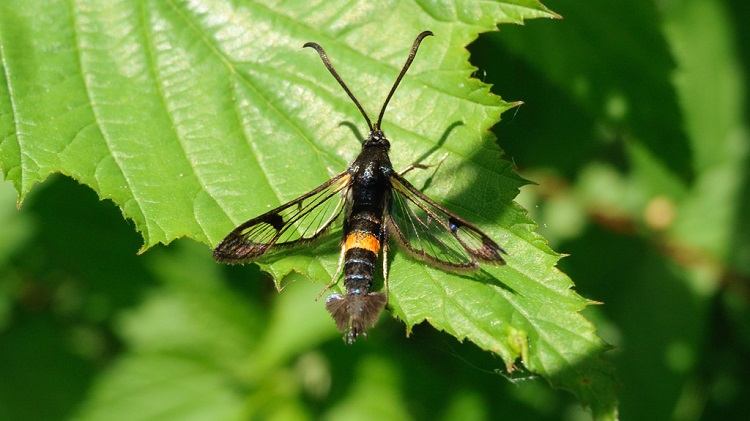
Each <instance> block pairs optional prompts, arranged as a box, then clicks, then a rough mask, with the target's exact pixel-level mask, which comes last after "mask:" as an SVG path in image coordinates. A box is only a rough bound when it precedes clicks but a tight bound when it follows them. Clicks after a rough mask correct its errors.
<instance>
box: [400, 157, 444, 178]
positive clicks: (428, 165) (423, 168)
mask: <svg viewBox="0 0 750 421" xmlns="http://www.w3.org/2000/svg"><path fill="white" fill-rule="evenodd" d="M447 157H448V154H447V153H446V154H445V155H443V157H442V158H440V160H439V161H438V162H437V163H436V164H411V165H409V166H408V167H406V168H405V169H403V170H401V172H399V173H398V175H404V174H406V173H408V172H409V171H411V170H413V169H415V168H419V169H420V170H426V169H428V168H431V167H437V166H440V164H442V163H443V161H445V158H447Z"/></svg>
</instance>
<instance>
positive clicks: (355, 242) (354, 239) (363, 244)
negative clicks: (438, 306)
mask: <svg viewBox="0 0 750 421" xmlns="http://www.w3.org/2000/svg"><path fill="white" fill-rule="evenodd" d="M353 248H360V249H365V250H369V251H371V252H373V253H375V254H378V253H379V252H380V241H379V240H378V239H377V237H375V236H374V235H372V234H370V233H367V232H359V231H357V232H353V233H351V234H349V235H348V236H347V237H346V241H345V242H344V249H345V250H349V249H353Z"/></svg>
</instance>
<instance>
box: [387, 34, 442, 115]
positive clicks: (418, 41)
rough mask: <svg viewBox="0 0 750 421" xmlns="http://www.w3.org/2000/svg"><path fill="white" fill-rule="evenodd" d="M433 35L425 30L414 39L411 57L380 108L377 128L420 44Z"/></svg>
mask: <svg viewBox="0 0 750 421" xmlns="http://www.w3.org/2000/svg"><path fill="white" fill-rule="evenodd" d="M432 35H434V34H433V33H432V31H424V32H422V33H421V34H419V35H417V39H415V40H414V45H412V47H411V52H410V53H409V57H408V58H407V59H406V63H404V67H403V68H402V69H401V73H399V74H398V77H397V78H396V83H394V84H393V87H392V88H391V91H390V92H388V96H387V97H386V98H385V102H384V103H383V108H381V109H380V115H379V116H378V122H377V123H375V128H376V129H378V130H379V129H380V123H381V122H382V121H383V115H384V114H385V108H386V107H387V106H388V102H389V101H390V100H391V97H392V96H393V93H394V92H396V88H398V84H399V83H401V79H403V77H404V75H405V74H406V71H407V70H409V66H411V62H412V61H414V56H416V55H417V49H418V48H419V44H421V43H422V40H423V39H425V38H426V37H429V36H432Z"/></svg>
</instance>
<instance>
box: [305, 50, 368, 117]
mask: <svg viewBox="0 0 750 421" xmlns="http://www.w3.org/2000/svg"><path fill="white" fill-rule="evenodd" d="M304 47H310V48H314V49H315V51H317V52H318V55H319V56H320V59H321V60H323V64H325V65H326V69H328V71H329V72H331V74H332V75H333V77H334V79H336V82H338V83H339V85H341V87H342V88H344V91H346V93H347V95H349V98H351V99H352V101H354V105H356V106H357V108H359V112H360V113H362V117H364V118H365V120H366V121H367V127H369V128H370V131H372V130H373V128H372V122H371V121H370V117H368V116H367V113H366V112H365V110H364V108H362V105H360V104H359V101H357V98H355V97H354V94H353V93H352V91H350V90H349V87H347V86H346V83H344V81H343V80H342V79H341V76H339V74H338V73H336V69H334V68H333V65H332V64H331V61H330V60H328V54H326V52H325V50H323V47H321V46H320V45H318V44H316V43H314V42H306V43H305V45H303V46H302V48H304Z"/></svg>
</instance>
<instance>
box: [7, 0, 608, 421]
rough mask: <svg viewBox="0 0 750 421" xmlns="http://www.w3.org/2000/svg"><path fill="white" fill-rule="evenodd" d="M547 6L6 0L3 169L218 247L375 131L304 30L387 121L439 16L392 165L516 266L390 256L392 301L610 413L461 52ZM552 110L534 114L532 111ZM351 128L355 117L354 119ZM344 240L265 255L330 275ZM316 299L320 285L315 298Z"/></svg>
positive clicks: (169, 235) (146, 227) (388, 123)
mask: <svg viewBox="0 0 750 421" xmlns="http://www.w3.org/2000/svg"><path fill="white" fill-rule="evenodd" d="M553 16H554V15H553V14H552V13H550V12H549V11H547V10H546V9H544V7H542V6H541V5H540V4H538V3H537V2H536V1H533V0H513V1H505V2H496V3H487V2H483V3H470V2H461V1H456V2H453V3H451V2H442V3H429V4H428V3H427V2H392V3H387V4H386V3H373V2H360V3H351V4H348V5H346V6H345V7H341V6H337V5H333V4H326V5H319V6H311V5H309V4H308V3H307V2H302V1H300V2H284V3H283V5H282V4H272V3H252V2H245V1H234V2H232V1H193V2H181V1H176V0H171V1H170V0H166V1H147V0H143V1H132V2H115V3H112V2H104V1H98V2H97V1H93V2H86V3H85V4H80V5H77V4H74V3H70V2H62V1H49V2H26V1H21V0H6V1H4V2H3V3H2V5H0V47H1V49H0V55H1V56H0V60H2V70H3V73H2V75H3V78H4V82H5V83H2V84H0V89H2V91H0V133H2V137H1V138H0V139H1V142H2V143H0V166H1V167H2V169H3V172H4V175H5V177H6V178H7V179H9V180H10V181H12V182H13V183H14V185H15V187H16V189H17V191H18V192H19V197H20V198H21V199H22V198H23V197H24V195H25V194H26V193H28V192H29V190H30V189H31V188H32V187H33V185H34V184H35V183H37V182H39V181H42V180H44V179H45V178H46V177H47V176H48V175H50V174H51V173H54V172H61V173H64V174H67V175H70V176H71V177H73V178H75V179H76V180H78V181H79V182H81V183H83V184H86V185H88V186H91V187H92V188H93V189H94V190H95V191H97V192H98V194H99V195H100V197H102V198H107V199H111V200H112V201H113V202H114V203H116V204H117V205H118V206H119V207H121V209H122V211H123V214H124V216H125V217H127V218H129V219H132V220H133V221H134V222H135V225H136V228H137V229H138V231H139V232H141V233H142V235H143V237H144V250H145V249H146V248H148V247H150V246H152V245H154V244H157V243H169V242H170V241H172V240H173V239H175V238H178V237H182V236H187V237H191V238H194V239H196V240H199V241H202V242H205V243H208V244H212V245H213V244H215V243H217V242H218V241H219V240H220V239H221V238H222V237H223V236H224V235H225V234H226V233H227V232H228V231H229V230H230V229H231V228H232V227H233V226H235V224H237V223H239V222H241V221H243V220H245V219H248V218H250V217H252V216H255V215H257V214H259V213H261V212H263V211H265V210H268V209H270V208H271V207H273V206H275V205H278V204H279V203H283V202H284V201H287V200H289V199H292V198H294V197H296V196H298V195H300V194H302V193H304V192H305V191H307V190H310V189H312V188H313V187H315V186H317V185H318V184H320V183H321V182H323V181H324V180H326V179H327V178H328V177H329V176H330V174H331V171H340V170H342V169H343V168H345V166H346V165H347V164H348V162H350V161H351V160H352V159H353V158H354V157H355V156H356V154H357V152H358V149H359V144H358V142H357V139H358V138H361V137H362V136H363V135H364V133H362V132H361V130H364V125H363V123H362V119H361V116H360V115H359V114H358V112H357V110H356V108H355V107H354V106H353V105H352V104H351V103H350V101H349V100H348V99H347V98H346V96H345V95H344V93H343V92H341V90H340V88H339V86H338V85H337V84H336V82H335V81H334V80H333V79H332V78H331V77H330V75H329V74H328V73H327V71H326V69H325V68H324V67H323V66H322V65H321V63H320V61H319V59H318V57H317V56H316V54H315V53H314V52H313V51H303V50H301V48H300V47H301V45H302V44H303V43H304V42H306V41H311V40H312V41H316V42H318V43H320V44H321V45H323V46H324V47H325V48H326V50H327V52H328V54H329V56H330V57H331V59H332V61H333V63H334V65H335V66H336V67H337V69H338V71H339V73H340V74H341V75H342V77H343V78H344V79H345V80H346V81H347V83H348V84H349V86H350V87H351V88H352V89H353V91H354V92H355V94H356V95H357V96H358V98H359V99H360V101H361V102H362V103H363V105H364V107H365V109H367V110H368V111H369V113H370V114H372V115H375V114H376V112H377V111H378V107H379V106H380V104H381V103H382V101H383V99H384V96H385V94H386V92H387V89H388V88H389V87H390V84H391V83H392V82H393V80H394V79H395V76H396V75H397V73H398V71H399V69H400V67H401V65H402V64H403V61H404V60H405V57H406V54H407V52H408V49H409V47H410V45H411V42H412V40H413V39H414V36H416V34H417V33H418V32H420V31H422V30H425V29H430V30H432V31H433V32H434V33H435V35H436V36H435V37H434V38H430V39H428V40H426V41H425V42H424V43H423V45H422V48H421V50H420V53H419V56H418V57H417V59H416V61H415V62H414V64H413V66H412V68H411V70H410V72H409V74H408V75H407V76H406V78H405V79H404V81H403V82H402V84H401V87H400V89H399V91H398V92H397V93H396V95H395V97H394V99H393V100H392V101H391V104H390V108H389V110H388V113H386V116H385V121H384V124H383V129H384V130H385V131H386V133H387V134H388V135H389V137H390V139H391V141H392V144H393V152H392V160H393V162H394V165H395V166H396V168H403V167H405V166H406V165H408V164H410V163H414V162H426V163H430V162H436V161H437V160H438V159H439V158H440V157H441V156H442V155H443V153H444V152H447V153H448V157H447V158H446V159H445V161H444V162H443V163H442V165H441V166H440V167H439V168H438V169H437V170H434V171H433V170H428V171H421V172H414V173H413V174H412V173H410V174H409V177H410V178H411V179H412V181H413V182H415V183H416V185H418V186H419V187H421V188H423V189H424V191H425V193H427V194H429V195H430V196H431V197H434V198H436V199H437V200H439V201H440V202H442V203H445V204H446V205H447V206H449V207H450V208H451V209H453V210H455V211H456V212H457V213H459V214H460V215H462V216H464V217H466V218H468V219H470V220H472V221H474V222H475V223H477V224H478V225H479V226H480V227H482V229H485V230H486V231H487V232H488V233H489V234H490V235H491V236H492V237H493V238H495V239H496V240H497V241H498V242H499V243H500V244H501V245H502V246H503V247H504V248H505V249H506V250H507V251H508V254H509V255H508V259H507V260H508V265H507V266H506V267H497V268H495V267H487V268H485V269H484V271H483V272H482V273H480V274H478V275H476V276H475V275H472V276H466V277H459V276H455V275H451V274H447V273H445V272H442V271H440V270H437V269H432V268H426V267H424V266H423V265H421V264H419V263H416V262H414V261H412V260H410V259H407V258H404V256H403V255H400V254H398V253H394V254H395V256H394V258H393V261H392V266H391V272H390V273H391V279H390V292H391V296H390V305H391V307H392V309H393V313H394V314H395V315H396V316H398V317H399V318H401V319H403V320H404V321H405V322H406V323H407V326H408V329H410V328H411V326H413V325H414V324H416V323H419V322H421V321H423V320H427V321H429V322H430V323H431V324H432V325H434V326H435V327H437V328H438V329H441V330H445V331H446V332H448V333H450V334H452V335H454V336H456V337H457V338H459V339H464V338H468V339H470V340H471V341H472V342H474V343H476V344H477V345H479V346H480V347H482V348H484V349H487V350H490V351H492V352H495V353H497V354H498V355H500V356H502V358H503V360H504V361H505V364H506V366H507V367H508V369H511V368H513V367H514V366H515V364H517V363H518V362H520V363H522V364H523V365H524V366H525V367H526V368H528V369H529V370H531V371H533V372H537V373H540V374H542V375H544V376H545V377H546V378H548V379H550V380H551V381H552V382H553V383H554V384H556V385H559V386H562V387H566V388H568V389H571V390H573V391H574V392H575V393H576V394H577V395H578V396H579V397H580V398H581V399H582V400H583V401H585V402H587V403H591V404H592V405H593V406H594V408H595V411H596V412H597V413H598V414H612V413H613V411H614V409H613V408H614V405H615V403H614V402H615V400H614V398H613V396H612V392H611V388H612V383H611V382H612V380H611V377H610V375H609V373H608V370H607V368H606V366H605V365H603V364H602V363H601V362H599V360H598V356H599V354H600V352H601V351H602V349H603V343H602V342H601V340H600V339H599V338H598V337H597V336H596V335H595V333H594V328H593V326H592V325H591V324H590V323H589V322H588V321H586V320H585V319H584V318H583V317H582V316H581V315H580V314H579V311H580V310H582V309H583V308H584V306H585V305H586V304H587V301H586V300H585V299H583V298H582V297H580V296H578V295H577V294H575V292H573V291H572V290H571V287H572V283H571V281H570V279H569V278H567V277H566V276H565V275H564V274H562V273H560V272H559V271H558V270H557V269H556V268H555V264H556V262H557V260H558V259H559V255H558V254H556V253H555V252H553V251H552V250H551V249H549V247H548V246H547V244H546V242H545V241H544V240H543V239H542V238H541V237H539V236H538V235H537V234H535V233H534V224H533V222H532V221H531V220H529V219H528V218H527V217H526V215H525V213H524V211H523V210H522V209H520V208H519V207H518V206H517V205H515V204H514V203H513V201H512V200H513V198H514V197H515V195H516V194H517V192H518V188H519V187H520V186H522V185H523V184H524V181H523V180H521V179H520V178H519V177H518V176H516V175H515V174H514V173H513V171H512V169H511V165H510V163H508V162H507V161H504V160H503V159H502V151H501V150H500V149H499V148H498V147H497V145H496V141H495V139H494V138H493V137H492V136H491V135H490V134H489V132H488V130H489V128H490V127H491V126H492V125H493V124H495V123H496V122H497V121H499V116H500V114H501V113H502V112H503V111H505V110H507V109H508V108H510V107H511V106H512V104H509V103H506V102H504V101H502V100H501V99H500V98H498V97H496V96H494V95H492V94H490V92H489V90H488V86H487V85H485V84H483V83H481V82H480V81H478V80H476V79H472V78H470V75H471V74H472V72H473V68H472V67H471V66H470V65H469V63H468V52H467V51H466V50H465V49H464V48H463V47H465V46H466V45H467V44H468V43H470V42H471V41H472V40H474V39H475V38H476V37H477V36H478V34H479V33H481V32H485V31H491V30H494V28H495V25H496V24H497V23H521V22H522V20H523V19H526V18H533V17H553ZM540 121H541V116H540ZM354 127H356V128H358V129H356V128H354ZM335 241H336V239H335V238H333V239H332V240H331V241H329V242H328V243H324V244H321V245H320V246H319V247H318V248H317V249H314V250H312V249H308V250H302V251H301V252H300V253H299V254H296V255H294V256H292V257H289V258H285V259H282V260H280V261H277V262H273V263H271V264H268V265H264V267H265V268H267V269H268V270H269V271H271V272H272V273H273V274H275V275H276V277H277V279H281V278H282V277H283V276H284V275H286V274H288V273H289V272H290V271H292V270H295V271H299V272H301V273H304V274H306V275H308V276H310V277H311V278H312V279H315V280H319V281H322V282H326V283H327V282H328V279H330V277H331V276H332V274H333V273H334V271H335V265H336V260H337V251H336V246H335ZM311 299H312V297H311Z"/></svg>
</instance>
